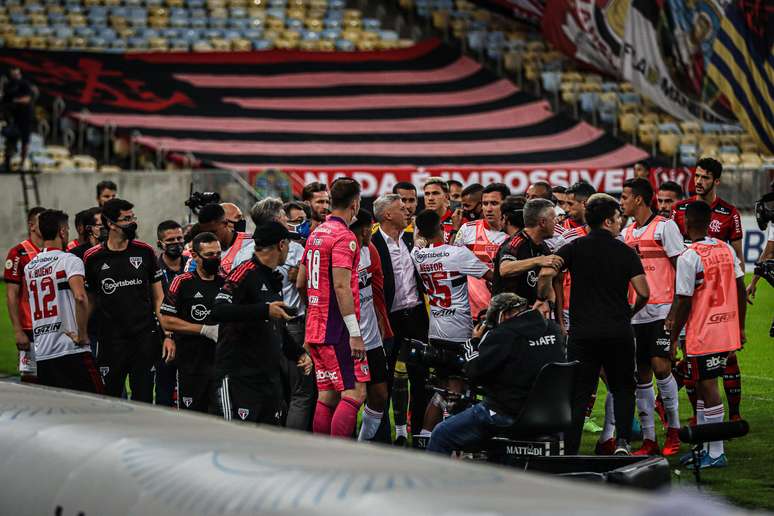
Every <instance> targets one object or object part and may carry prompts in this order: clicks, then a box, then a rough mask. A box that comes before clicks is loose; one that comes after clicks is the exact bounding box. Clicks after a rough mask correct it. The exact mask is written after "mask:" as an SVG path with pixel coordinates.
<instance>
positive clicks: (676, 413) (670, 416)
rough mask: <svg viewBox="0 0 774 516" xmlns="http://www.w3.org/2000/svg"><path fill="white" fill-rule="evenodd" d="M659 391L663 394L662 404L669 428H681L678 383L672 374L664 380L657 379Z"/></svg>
mask: <svg viewBox="0 0 774 516" xmlns="http://www.w3.org/2000/svg"><path fill="white" fill-rule="evenodd" d="M656 385H658V391H659V392H660V393H661V402H662V403H663V404H664V410H665V411H666V415H667V424H668V425H669V428H680V410H679V407H680V405H679V402H678V398H677V382H676V381H675V377H674V376H672V375H671V374H670V375H669V376H667V377H666V378H664V379H663V380H658V379H656Z"/></svg>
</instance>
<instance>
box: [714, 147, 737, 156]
mask: <svg viewBox="0 0 774 516" xmlns="http://www.w3.org/2000/svg"><path fill="white" fill-rule="evenodd" d="M718 152H719V153H720V154H739V147H737V146H736V145H721V146H720V148H719V149H718Z"/></svg>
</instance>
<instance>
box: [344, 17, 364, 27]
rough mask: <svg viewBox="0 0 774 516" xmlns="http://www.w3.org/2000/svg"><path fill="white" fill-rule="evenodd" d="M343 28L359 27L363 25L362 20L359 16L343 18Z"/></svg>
mask: <svg viewBox="0 0 774 516" xmlns="http://www.w3.org/2000/svg"><path fill="white" fill-rule="evenodd" d="M342 25H343V26H344V28H345V29H360V28H361V27H362V26H363V21H362V20H361V19H360V18H350V19H345V20H344V23H343V24H342Z"/></svg>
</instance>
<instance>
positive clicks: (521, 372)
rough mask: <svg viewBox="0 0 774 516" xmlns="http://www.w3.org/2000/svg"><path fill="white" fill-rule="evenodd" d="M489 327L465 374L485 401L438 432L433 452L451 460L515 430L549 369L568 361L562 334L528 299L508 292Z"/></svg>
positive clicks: (468, 349)
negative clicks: (451, 456)
mask: <svg viewBox="0 0 774 516" xmlns="http://www.w3.org/2000/svg"><path fill="white" fill-rule="evenodd" d="M486 324H487V326H490V327H494V328H493V329H492V330H490V331H489V332H487V333H486V334H484V335H483V336H481V333H483V329H482V327H481V326H479V327H477V328H476V330H475V331H474V338H472V339H470V340H469V341H468V342H466V343H465V359H466V361H467V362H466V364H465V373H466V375H467V376H468V377H469V378H470V379H471V380H472V381H473V382H474V383H476V384H481V385H483V387H484V394H485V397H484V401H482V402H481V403H478V404H476V405H473V406H472V407H470V408H469V409H467V410H465V411H463V412H461V413H459V414H457V415H455V416H453V417H451V418H449V419H447V420H445V421H444V422H442V423H441V424H439V425H438V426H437V427H435V430H433V433H432V435H431V436H430V443H429V445H428V447H427V449H428V451H432V452H438V453H443V454H445V455H447V456H448V455H449V454H450V453H451V452H452V451H454V450H461V449H463V448H465V447H466V446H469V445H471V444H474V443H477V442H481V441H483V440H485V439H487V438H488V437H490V436H491V434H492V433H493V432H494V431H496V430H497V429H498V428H507V427H510V426H512V425H513V423H514V421H515V420H516V418H517V417H518V415H519V413H520V412H521V409H522V406H523V404H524V401H525V400H526V399H527V395H528V394H529V391H530V389H531V388H532V385H533V384H534V383H535V378H537V375H538V373H539V372H540V370H541V369H542V368H543V366H545V365H546V364H549V363H551V362H564V361H565V347H564V341H565V338H564V336H563V335H562V330H561V329H560V328H559V326H557V324H556V323H554V322H553V321H549V320H546V319H544V318H543V316H542V315H540V312H538V311H537V310H531V309H530V307H529V303H528V302H527V300H526V299H524V298H523V297H520V296H517V295H516V294H512V293H508V292H506V293H503V294H498V295H496V296H495V297H493V298H492V302H491V304H490V305H489V309H488V310H487V315H486ZM478 337H480V338H478Z"/></svg>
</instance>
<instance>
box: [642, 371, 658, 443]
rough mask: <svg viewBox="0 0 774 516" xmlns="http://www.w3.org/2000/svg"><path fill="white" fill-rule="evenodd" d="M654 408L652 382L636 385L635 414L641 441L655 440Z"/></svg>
mask: <svg viewBox="0 0 774 516" xmlns="http://www.w3.org/2000/svg"><path fill="white" fill-rule="evenodd" d="M655 407H656V393H655V392H653V382H648V383H640V384H637V413H638V414H639V416H640V426H641V427H642V439H643V440H645V439H650V440H651V441H655V440H656V424H655V422H654V420H653V413H654V412H655Z"/></svg>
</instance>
